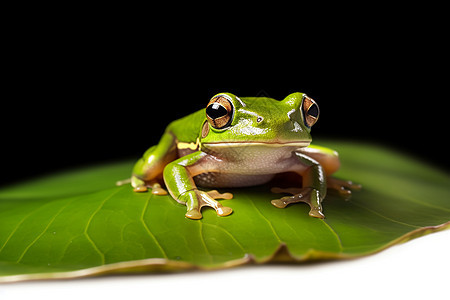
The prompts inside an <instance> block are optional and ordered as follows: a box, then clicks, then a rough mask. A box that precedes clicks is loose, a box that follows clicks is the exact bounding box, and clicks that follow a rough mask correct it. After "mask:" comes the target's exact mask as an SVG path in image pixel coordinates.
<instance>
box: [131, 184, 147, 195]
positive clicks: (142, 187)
mask: <svg viewBox="0 0 450 300" xmlns="http://www.w3.org/2000/svg"><path fill="white" fill-rule="evenodd" d="M146 191H148V188H147V187H146V186H145V185H140V186H137V187H135V188H134V189H133V192H135V193H145V192H146Z"/></svg>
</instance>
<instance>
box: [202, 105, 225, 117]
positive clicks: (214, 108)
mask: <svg viewBox="0 0 450 300" xmlns="http://www.w3.org/2000/svg"><path fill="white" fill-rule="evenodd" d="M206 113H207V114H208V116H209V117H210V118H211V119H217V118H220V117H223V116H226V115H227V114H228V111H227V110H226V108H225V107H223V106H222V105H220V104H218V103H213V104H211V105H210V106H208V107H207V108H206Z"/></svg>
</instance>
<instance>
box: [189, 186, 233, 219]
mask: <svg viewBox="0 0 450 300" xmlns="http://www.w3.org/2000/svg"><path fill="white" fill-rule="evenodd" d="M215 199H227V200H229V199H233V194H231V193H224V194H221V193H219V192H218V191H216V190H213V191H209V192H204V191H199V190H197V189H194V190H192V191H189V192H187V193H185V194H184V195H183V199H181V197H180V200H182V201H183V202H185V203H186V207H187V213H186V217H188V218H189V219H194V220H198V219H201V218H202V213H201V209H202V207H204V206H209V207H212V208H214V209H215V211H216V213H217V215H218V216H221V217H224V216H228V215H229V214H231V213H232V212H233V210H232V209H231V208H230V207H226V206H223V205H222V204H220V203H219V202H218V201H216V200H215Z"/></svg>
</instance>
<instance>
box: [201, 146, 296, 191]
mask: <svg viewBox="0 0 450 300" xmlns="http://www.w3.org/2000/svg"><path fill="white" fill-rule="evenodd" d="M296 149H297V148H296V147H277V148H272V147H266V146H249V147H243V148H239V149H238V148H230V149H221V152H220V156H215V155H210V156H207V157H205V158H204V159H203V160H202V162H201V164H202V167H204V168H205V172H204V173H201V174H199V175H197V176H195V177H194V180H195V183H196V184H197V185H199V186H202V187H208V188H215V187H245V186H254V185H260V184H265V183H267V182H269V181H270V180H272V179H273V177H274V176H275V175H276V174H278V173H283V172H288V171H291V170H292V166H293V165H297V166H298V164H299V160H298V158H297V157H296V156H295V154H294V153H293V152H294V151H295V150H296ZM218 157H220V158H218ZM297 169H298V167H297ZM208 170H214V171H213V172H209V171H208Z"/></svg>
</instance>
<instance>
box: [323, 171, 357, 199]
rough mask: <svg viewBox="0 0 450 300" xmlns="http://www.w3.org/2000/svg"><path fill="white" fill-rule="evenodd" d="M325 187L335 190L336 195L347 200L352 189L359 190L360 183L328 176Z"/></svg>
mask: <svg viewBox="0 0 450 300" xmlns="http://www.w3.org/2000/svg"><path fill="white" fill-rule="evenodd" d="M327 188H328V189H329V190H332V191H334V192H337V193H338V195H339V196H340V197H342V198H344V199H345V200H349V199H350V197H351V196H352V191H359V190H361V189H362V186H361V185H360V184H356V183H353V182H352V181H348V180H341V179H337V178H333V177H328V178H327Z"/></svg>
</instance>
